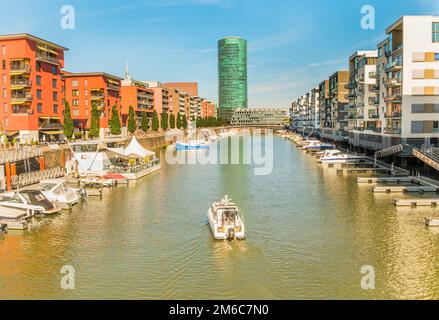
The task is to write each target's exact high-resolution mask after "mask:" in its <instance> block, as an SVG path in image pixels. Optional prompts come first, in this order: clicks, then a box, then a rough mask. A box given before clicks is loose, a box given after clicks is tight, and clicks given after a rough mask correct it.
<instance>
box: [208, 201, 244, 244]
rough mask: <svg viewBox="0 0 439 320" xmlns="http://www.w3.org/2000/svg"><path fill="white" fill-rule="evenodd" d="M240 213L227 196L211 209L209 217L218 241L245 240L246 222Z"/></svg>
mask: <svg viewBox="0 0 439 320" xmlns="http://www.w3.org/2000/svg"><path fill="white" fill-rule="evenodd" d="M239 213H240V210H239V208H238V207H237V205H236V204H234V203H233V202H232V200H231V199H230V198H229V197H228V196H227V195H226V196H225V197H224V198H223V199H222V200H221V201H220V202H215V203H214V204H213V205H212V206H211V207H210V208H209V211H208V213H207V216H208V219H209V224H210V229H211V230H212V234H213V237H214V238H215V239H216V240H229V241H231V240H235V239H238V240H244V239H245V228H244V222H243V219H242V218H241V217H240V216H239Z"/></svg>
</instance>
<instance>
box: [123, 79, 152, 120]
mask: <svg viewBox="0 0 439 320" xmlns="http://www.w3.org/2000/svg"><path fill="white" fill-rule="evenodd" d="M130 107H133V109H134V113H135V115H136V122H137V127H140V125H141V120H142V116H143V115H144V114H145V113H146V116H147V118H148V123H149V126H151V124H152V118H153V116H154V90H152V89H150V88H148V87H147V85H146V84H145V83H143V82H141V81H137V80H133V79H131V76H130V75H129V72H128V71H126V72H125V79H124V80H122V82H121V114H122V123H123V124H125V125H126V124H127V120H128V114H129V109H130Z"/></svg>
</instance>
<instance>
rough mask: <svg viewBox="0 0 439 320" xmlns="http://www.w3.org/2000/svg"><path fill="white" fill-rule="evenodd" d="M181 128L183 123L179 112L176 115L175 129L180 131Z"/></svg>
mask: <svg viewBox="0 0 439 320" xmlns="http://www.w3.org/2000/svg"><path fill="white" fill-rule="evenodd" d="M182 126H183V121H182V120H181V114H180V112H179V113H177V129H181V127H182Z"/></svg>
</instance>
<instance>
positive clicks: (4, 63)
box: [2, 60, 6, 70]
mask: <svg viewBox="0 0 439 320" xmlns="http://www.w3.org/2000/svg"><path fill="white" fill-rule="evenodd" d="M2 69H3V70H6V60H2Z"/></svg>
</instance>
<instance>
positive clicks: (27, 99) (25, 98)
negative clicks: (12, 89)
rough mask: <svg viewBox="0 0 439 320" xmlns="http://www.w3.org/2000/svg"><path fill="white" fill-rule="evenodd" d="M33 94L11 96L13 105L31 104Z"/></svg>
mask: <svg viewBox="0 0 439 320" xmlns="http://www.w3.org/2000/svg"><path fill="white" fill-rule="evenodd" d="M31 101H32V94H30V93H15V94H12V96H11V102H12V103H21V102H31Z"/></svg>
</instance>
